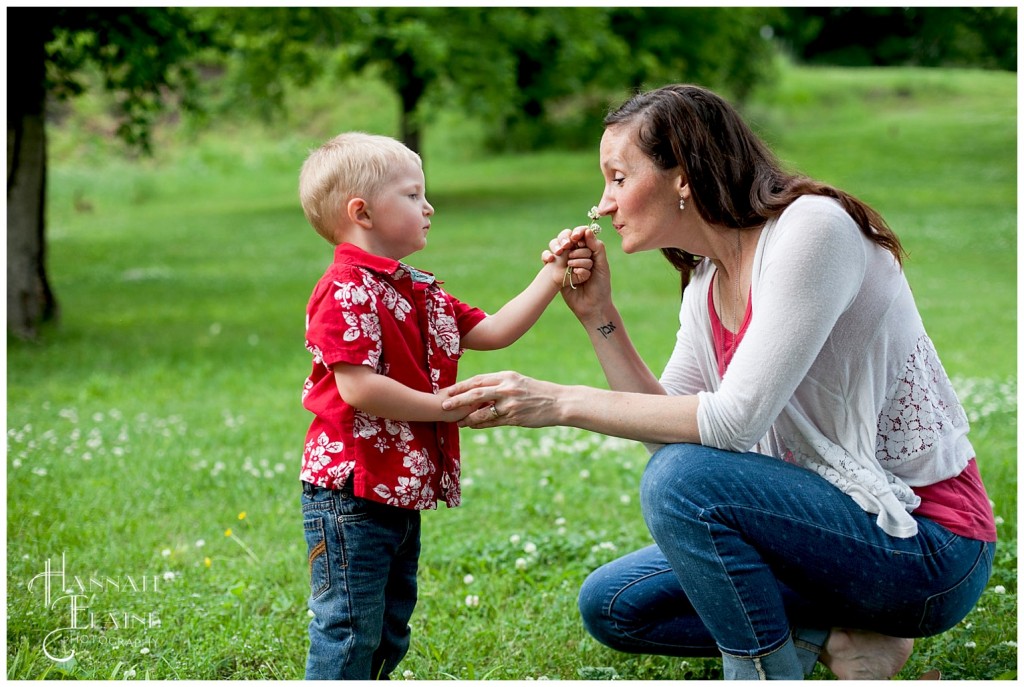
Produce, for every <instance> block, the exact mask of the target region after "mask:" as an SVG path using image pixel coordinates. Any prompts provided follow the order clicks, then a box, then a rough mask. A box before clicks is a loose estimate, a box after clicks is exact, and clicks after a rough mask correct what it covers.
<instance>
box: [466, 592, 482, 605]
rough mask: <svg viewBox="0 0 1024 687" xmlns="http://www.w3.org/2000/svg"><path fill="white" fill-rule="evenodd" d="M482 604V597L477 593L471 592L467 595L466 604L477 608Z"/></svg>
mask: <svg viewBox="0 0 1024 687" xmlns="http://www.w3.org/2000/svg"><path fill="white" fill-rule="evenodd" d="M479 605H480V597H479V596H477V595H476V594H469V595H468V596H466V606H467V607H469V608H476V607H477V606H479Z"/></svg>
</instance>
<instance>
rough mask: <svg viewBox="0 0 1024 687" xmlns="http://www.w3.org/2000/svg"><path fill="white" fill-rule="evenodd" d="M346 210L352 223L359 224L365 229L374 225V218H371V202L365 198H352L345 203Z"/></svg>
mask: <svg viewBox="0 0 1024 687" xmlns="http://www.w3.org/2000/svg"><path fill="white" fill-rule="evenodd" d="M345 212H346V214H347V215H348V219H349V221H350V222H351V223H353V224H358V225H359V226H361V227H362V228H363V229H369V228H370V227H371V226H373V220H371V219H370V204H369V203H367V202H366V201H365V200H364V199H362V198H352V199H351V200H349V201H348V203H347V204H346V205H345Z"/></svg>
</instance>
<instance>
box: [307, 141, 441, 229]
mask: <svg viewBox="0 0 1024 687" xmlns="http://www.w3.org/2000/svg"><path fill="white" fill-rule="evenodd" d="M410 160H411V161H415V162H416V164H418V165H420V166H422V164H423V162H422V160H421V159H420V156H419V155H417V154H416V153H415V152H413V151H412V150H410V149H409V148H407V147H406V146H405V145H404V144H403V143H402V142H401V141H397V140H395V139H393V138H390V137H388V136H379V135H376V134H366V133H362V132H359V131H350V132H347V133H343V134H340V135H338V136H335V137H334V138H332V139H331V140H329V141H327V142H326V143H324V144H323V145H322V146H320V147H319V148H317V149H316V150H314V151H313V152H311V153H310V154H309V157H307V158H306V161H305V162H304V163H303V165H302V171H301V172H300V173H299V200H300V201H301V203H302V211H303V212H304V213H306V219H307V220H309V223H310V224H312V225H313V228H314V229H316V231H317V233H318V234H320V235H321V236H323V237H324V238H325V239H327V240H328V241H330V242H331V243H338V240H337V238H336V236H335V231H336V229H337V227H338V225H339V223H340V220H341V217H342V215H343V213H344V212H345V206H346V204H347V203H348V201H349V200H351V199H352V198H365V199H366V200H367V201H372V200H373V199H374V198H375V197H376V196H377V195H378V194H379V193H380V192H381V190H382V189H383V188H384V185H385V184H386V183H387V182H388V180H389V179H391V176H392V174H393V173H394V167H395V166H396V165H397V164H399V163H401V162H407V161H410Z"/></svg>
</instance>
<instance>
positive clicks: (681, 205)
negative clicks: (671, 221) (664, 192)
mask: <svg viewBox="0 0 1024 687" xmlns="http://www.w3.org/2000/svg"><path fill="white" fill-rule="evenodd" d="M679 209H680V210H685V209H686V200H685V199H684V198H683V197H682V196H679Z"/></svg>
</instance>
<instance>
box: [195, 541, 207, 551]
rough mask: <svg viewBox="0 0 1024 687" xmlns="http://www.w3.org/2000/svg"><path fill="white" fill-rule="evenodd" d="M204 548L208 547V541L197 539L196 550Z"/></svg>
mask: <svg viewBox="0 0 1024 687" xmlns="http://www.w3.org/2000/svg"><path fill="white" fill-rule="evenodd" d="M204 546H206V540H205V539H197V540H196V548H197V549H201V548H203V547H204Z"/></svg>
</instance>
